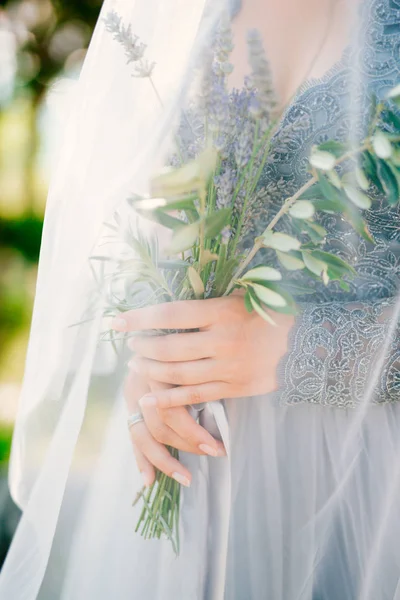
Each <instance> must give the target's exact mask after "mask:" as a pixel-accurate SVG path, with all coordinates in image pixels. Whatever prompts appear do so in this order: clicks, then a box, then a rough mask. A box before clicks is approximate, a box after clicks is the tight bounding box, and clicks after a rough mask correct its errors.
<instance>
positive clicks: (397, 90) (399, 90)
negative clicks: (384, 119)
mask: <svg viewBox="0 0 400 600" xmlns="http://www.w3.org/2000/svg"><path fill="white" fill-rule="evenodd" d="M387 98H390V100H397V99H398V98H400V83H399V84H398V85H396V86H395V87H394V88H392V89H391V90H390V92H389V93H388V95H387Z"/></svg>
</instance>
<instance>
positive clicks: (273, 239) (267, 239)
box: [262, 231, 301, 252]
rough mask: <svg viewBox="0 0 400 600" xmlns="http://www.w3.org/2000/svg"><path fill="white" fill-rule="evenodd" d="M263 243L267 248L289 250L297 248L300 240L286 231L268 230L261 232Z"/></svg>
mask: <svg viewBox="0 0 400 600" xmlns="http://www.w3.org/2000/svg"><path fill="white" fill-rule="evenodd" d="M262 238H263V243H264V245H265V246H266V247H268V248H273V249H274V250H280V251H281V252H290V250H298V249H299V248H300V246H301V242H300V241H299V240H297V239H296V238H294V237H292V236H291V235H288V234H287V233H281V232H276V233H273V232H271V231H268V232H266V233H264V234H263V236H262Z"/></svg>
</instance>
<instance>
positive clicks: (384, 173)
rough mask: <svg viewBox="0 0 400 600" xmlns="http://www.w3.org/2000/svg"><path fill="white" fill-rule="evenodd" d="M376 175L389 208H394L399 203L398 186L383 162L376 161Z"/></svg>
mask: <svg viewBox="0 0 400 600" xmlns="http://www.w3.org/2000/svg"><path fill="white" fill-rule="evenodd" d="M378 175H379V178H380V180H381V183H382V186H383V188H384V190H385V194H386V196H387V199H388V202H389V204H390V206H395V205H396V204H397V203H398V201H399V186H398V183H397V178H396V177H395V175H394V174H393V173H392V170H391V169H390V167H389V166H388V165H387V163H386V162H385V161H384V160H379V161H378Z"/></svg>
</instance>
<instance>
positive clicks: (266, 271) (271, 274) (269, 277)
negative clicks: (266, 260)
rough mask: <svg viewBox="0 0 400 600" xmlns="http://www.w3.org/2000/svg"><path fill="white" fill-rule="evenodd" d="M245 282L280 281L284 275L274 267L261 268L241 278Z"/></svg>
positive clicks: (252, 270) (256, 268)
mask: <svg viewBox="0 0 400 600" xmlns="http://www.w3.org/2000/svg"><path fill="white" fill-rule="evenodd" d="M241 279H243V280H244V281H264V280H266V281H280V280H281V279H282V274H281V273H280V272H279V271H278V270H277V269H274V268H273V267H264V266H262V265H261V266H259V267H255V268H254V269H251V270H250V271H248V272H247V273H246V274H245V275H243V276H242V277H241Z"/></svg>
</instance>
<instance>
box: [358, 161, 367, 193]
mask: <svg viewBox="0 0 400 600" xmlns="http://www.w3.org/2000/svg"><path fill="white" fill-rule="evenodd" d="M354 175H355V178H356V181H357V183H358V185H359V186H360V188H361V189H362V190H363V191H364V192H366V191H367V190H368V189H369V179H368V177H367V176H366V174H365V171H364V170H363V169H360V167H357V169H356V170H355V171H354Z"/></svg>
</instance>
